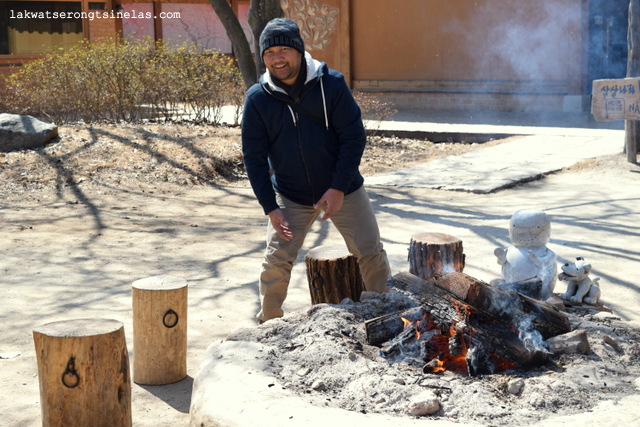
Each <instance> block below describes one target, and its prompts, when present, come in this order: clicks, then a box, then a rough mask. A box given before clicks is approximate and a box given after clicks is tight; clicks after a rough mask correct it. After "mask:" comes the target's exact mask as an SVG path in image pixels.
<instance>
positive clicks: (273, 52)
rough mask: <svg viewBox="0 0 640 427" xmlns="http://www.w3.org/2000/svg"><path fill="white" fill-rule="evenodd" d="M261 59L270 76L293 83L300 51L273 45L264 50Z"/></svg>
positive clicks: (300, 61)
mask: <svg viewBox="0 0 640 427" xmlns="http://www.w3.org/2000/svg"><path fill="white" fill-rule="evenodd" d="M262 60H263V61H264V65H265V66H266V67H267V69H268V70H269V72H270V73H271V75H272V76H274V77H275V78H277V79H278V80H280V81H281V82H282V83H284V84H287V85H293V84H294V83H295V82H296V78H298V73H299V72H300V65H301V64H302V53H300V52H299V51H297V50H296V49H294V48H292V47H288V46H273V47H270V48H269V49H267V50H265V51H264V54H263V55H262Z"/></svg>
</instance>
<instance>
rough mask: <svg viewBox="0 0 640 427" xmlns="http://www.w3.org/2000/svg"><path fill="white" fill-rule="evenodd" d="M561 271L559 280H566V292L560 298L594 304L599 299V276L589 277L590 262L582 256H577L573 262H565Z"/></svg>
mask: <svg viewBox="0 0 640 427" xmlns="http://www.w3.org/2000/svg"><path fill="white" fill-rule="evenodd" d="M560 269H561V270H562V273H560V274H559V275H558V279H559V280H564V281H566V282H567V292H565V293H564V294H562V299H564V300H568V301H571V302H577V303H582V302H584V303H586V304H591V305H596V304H597V303H598V300H599V299H600V287H599V286H598V281H599V280H600V278H599V277H594V278H593V279H591V278H589V273H590V272H591V264H590V263H588V262H586V261H585V260H584V258H582V257H578V258H576V261H575V262H574V263H568V262H567V263H565V264H564V265H563V266H562V267H560Z"/></svg>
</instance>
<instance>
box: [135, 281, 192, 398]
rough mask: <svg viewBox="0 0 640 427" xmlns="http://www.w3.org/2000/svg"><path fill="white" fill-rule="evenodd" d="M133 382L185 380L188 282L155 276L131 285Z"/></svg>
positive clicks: (165, 382) (147, 383) (155, 383)
mask: <svg viewBox="0 0 640 427" xmlns="http://www.w3.org/2000/svg"><path fill="white" fill-rule="evenodd" d="M132 297H133V381H134V382H136V383H138V384H146V385H162V384H170V383H175V382H178V381H180V380H182V379H183V378H185V377H186V376H187V282H186V280H184V279H180V278H178V277H172V276H154V277H148V278H146V279H141V280H136V281H135V282H133V284H132Z"/></svg>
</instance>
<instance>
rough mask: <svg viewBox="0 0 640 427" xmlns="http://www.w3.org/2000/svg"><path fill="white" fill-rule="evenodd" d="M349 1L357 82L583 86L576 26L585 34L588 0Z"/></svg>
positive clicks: (546, 88) (466, 87)
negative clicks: (585, 3)
mask: <svg viewBox="0 0 640 427" xmlns="http://www.w3.org/2000/svg"><path fill="white" fill-rule="evenodd" d="M351 7H352V11H351V53H352V57H351V61H352V73H353V74H352V76H353V83H354V87H356V88H382V89H412V88H413V89H431V90H463V91H473V90H483V91H489V92H491V91H512V90H526V91H543V92H552V93H557V92H564V93H567V92H569V90H570V89H571V90H574V91H575V90H578V91H580V90H581V76H580V73H581V69H582V67H581V61H582V58H583V53H582V50H583V45H582V39H581V37H578V38H577V39H576V38H575V32H576V30H577V31H578V34H585V37H586V28H582V25H583V14H584V10H583V0H537V1H522V0H476V1H473V2H471V1H468V0H447V1H442V0H404V1H402V2H390V1H388V0H351ZM581 30H582V32H580V31H581ZM576 61H577V64H576ZM584 71H585V72H586V69H585V70H584ZM406 81H410V83H407V82H406Z"/></svg>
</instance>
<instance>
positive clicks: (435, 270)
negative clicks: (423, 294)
mask: <svg viewBox="0 0 640 427" xmlns="http://www.w3.org/2000/svg"><path fill="white" fill-rule="evenodd" d="M463 269H464V254H463V252H462V240H460V239H458V238H457V237H454V236H451V235H449V234H442V233H418V234H414V235H413V236H412V237H411V243H410V246H409V272H410V273H411V274H413V275H415V276H418V277H420V278H422V279H425V280H431V279H433V278H434V277H435V276H436V275H440V274H444V273H453V272H461V271H462V270H463Z"/></svg>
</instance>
